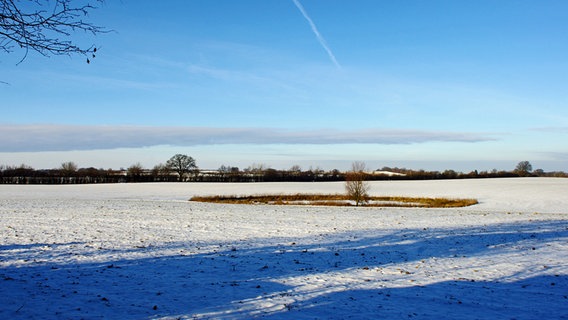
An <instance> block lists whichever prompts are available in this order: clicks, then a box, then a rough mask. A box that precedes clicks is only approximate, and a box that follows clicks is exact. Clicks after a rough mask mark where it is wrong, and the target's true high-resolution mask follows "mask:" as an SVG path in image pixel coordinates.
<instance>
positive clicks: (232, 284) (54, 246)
mask: <svg viewBox="0 0 568 320" xmlns="http://www.w3.org/2000/svg"><path fill="white" fill-rule="evenodd" d="M371 185H372V194H374V195H403V196H444V197H461V198H476V199H478V200H479V201H480V204H479V205H476V206H472V207H467V208H460V209H403V208H388V209H381V208H341V207H334V208H327V207H309V206H264V205H258V206H244V205H243V206H241V205H219V204H204V203H193V202H188V201H187V199H189V198H190V197H191V196H193V195H206V194H207V195H212V194H258V193H298V192H306V193H342V192H343V184H342V183H254V184H202V183H173V184H169V183H160V184H114V185H64V186H37V185H32V186H26V185H21V186H19V185H0V319H156V318H157V319H206V318H223V319H250V318H259V317H266V318H271V319H346V318H353V319H365V318H367V319H568V297H567V296H568V179H553V178H526V179H486V180H447V181H404V182H403V181H399V182H394V181H384V182H373V183H371Z"/></svg>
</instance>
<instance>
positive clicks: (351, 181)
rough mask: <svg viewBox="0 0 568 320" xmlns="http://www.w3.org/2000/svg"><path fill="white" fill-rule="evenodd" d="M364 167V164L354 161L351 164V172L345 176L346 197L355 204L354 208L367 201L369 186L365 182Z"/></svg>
mask: <svg viewBox="0 0 568 320" xmlns="http://www.w3.org/2000/svg"><path fill="white" fill-rule="evenodd" d="M365 170H366V165H365V163H364V162H360V161H355V162H353V163H352V164H351V171H348V172H347V173H346V174H345V191H346V192H347V196H348V197H349V198H350V199H351V200H353V201H354V202H355V206H359V205H362V204H364V203H366V202H367V201H368V199H369V194H368V193H369V190H370V186H369V184H368V183H367V182H366V181H365V178H366V175H367V174H366V173H365Z"/></svg>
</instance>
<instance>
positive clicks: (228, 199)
mask: <svg viewBox="0 0 568 320" xmlns="http://www.w3.org/2000/svg"><path fill="white" fill-rule="evenodd" d="M367 200H368V201H367V202H366V203H365V204H364V206H366V207H422V208H458V207H467V206H471V205H475V204H477V203H478V201H477V200H476V199H452V198H427V197H369V198H368V199H367ZM190 201H197V202H210V203H225V204H249V205H251V204H270V205H312V206H354V205H355V204H354V203H353V201H351V199H350V198H349V197H348V196H347V195H343V194H300V193H298V194H277V195H246V196H236V195H214V196H195V197H193V198H191V199H190Z"/></svg>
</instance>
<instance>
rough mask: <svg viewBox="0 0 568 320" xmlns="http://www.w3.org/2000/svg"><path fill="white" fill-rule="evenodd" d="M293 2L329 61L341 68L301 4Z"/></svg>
mask: <svg viewBox="0 0 568 320" xmlns="http://www.w3.org/2000/svg"><path fill="white" fill-rule="evenodd" d="M292 1H293V2H294V4H295V5H296V7H298V9H299V10H300V12H301V13H302V15H303V16H304V18H306V20H308V23H309V24H310V27H312V31H313V32H314V34H315V35H316V38H318V41H319V42H320V44H321V46H322V47H323V48H324V49H325V51H326V52H327V55H328V56H329V58H330V59H331V61H332V62H333V64H335V66H336V67H338V68H341V66H340V65H339V62H337V59H336V58H335V55H334V54H333V52H332V51H331V49H330V48H329V46H328V45H327V43H326V42H325V39H324V38H323V37H322V35H321V34H320V33H319V31H318V28H317V27H316V25H315V24H314V22H313V21H312V19H311V18H310V16H308V13H307V12H306V10H305V9H304V7H303V6H302V4H301V3H300V1H299V0H292Z"/></svg>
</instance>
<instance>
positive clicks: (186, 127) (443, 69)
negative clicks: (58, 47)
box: [0, 0, 568, 171]
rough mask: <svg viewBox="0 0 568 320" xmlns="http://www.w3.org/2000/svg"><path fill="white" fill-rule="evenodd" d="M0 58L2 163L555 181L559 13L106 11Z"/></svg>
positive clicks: (566, 104)
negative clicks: (463, 174)
mask: <svg viewBox="0 0 568 320" xmlns="http://www.w3.org/2000/svg"><path fill="white" fill-rule="evenodd" d="M90 19H91V21H92V22H93V23H95V24H97V25H101V26H104V27H106V28H108V29H112V30H114V32H110V33H107V34H100V35H98V36H96V37H93V36H91V35H89V34H75V35H73V39H74V40H75V41H77V42H79V43H84V44H86V45H91V44H94V45H96V46H97V47H98V48H99V50H98V52H97V57H96V58H95V59H92V62H91V63H90V64H87V63H86V62H85V58H83V57H80V56H79V57H78V56H74V57H67V56H63V57H57V56H52V57H50V58H45V57H42V56H39V55H37V54H33V53H30V54H29V55H28V57H27V59H26V60H25V61H24V62H23V63H21V64H18V65H17V63H18V61H19V60H20V59H21V57H22V55H23V52H21V51H15V52H14V53H11V54H4V53H0V81H3V82H7V84H0V97H1V99H0V113H1V114H2V116H1V118H0V135H1V136H2V139H1V141H0V164H4V165H18V164H21V163H25V164H28V165H31V166H33V167H35V168H52V167H58V166H59V165H60V164H61V163H62V162H65V161H74V162H76V163H77V164H78V165H79V166H80V167H90V166H93V167H97V168H98V167H104V168H108V167H112V168H120V167H128V166H130V165H131V164H134V163H136V162H140V163H142V164H143V165H144V166H146V167H149V168H151V167H152V166H154V165H156V164H158V163H160V162H165V161H167V159H169V158H170V157H171V156H172V155H173V154H176V153H184V154H189V155H191V156H193V157H194V158H195V159H196V160H197V164H198V166H200V167H201V168H211V169H215V168H218V167H219V166H220V165H223V164H224V165H233V166H239V167H241V168H245V167H247V166H249V165H251V164H253V163H262V164H266V165H268V166H271V167H274V168H283V169H286V168H290V167H291V166H292V165H294V164H299V165H301V166H302V167H303V168H304V169H307V168H308V167H309V166H313V167H317V166H319V167H322V168H325V169H333V168H339V169H346V168H348V166H349V164H350V163H351V162H352V161H354V160H362V161H365V162H366V163H367V165H368V166H369V167H371V168H379V167H382V166H400V167H402V166H406V167H410V168H414V169H427V170H443V169H455V170H461V171H469V170H474V169H477V170H491V169H493V168H496V169H506V170H510V169H513V168H514V166H515V165H516V164H517V163H518V162H519V161H523V160H528V161H530V162H531V163H532V164H533V167H534V168H535V169H536V168H543V169H545V170H547V171H552V170H564V171H568V144H567V143H566V141H568V59H567V58H566V57H568V22H567V21H568V2H566V1H549V0H546V1H508V0H501V1H493V0H486V1H485V0H481V1H449V0H447V1H436V0H433V1H410V0H409V1H376V0H372V1H371V0H368V1H366V0H358V1H346V0H341V1H340V0H326V1H323V0H299V1H294V0H255V1H253V0H241V1H230V0H223V1H221V0H200V1H195V0H177V1H174V0H171V1H161V2H156V1H134V0H122V1H106V2H105V3H104V5H103V6H102V7H101V8H99V9H97V10H96V11H94V12H93V13H92V14H91V15H90Z"/></svg>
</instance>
